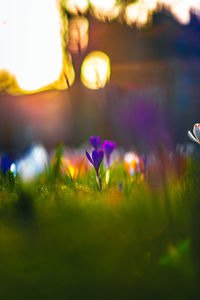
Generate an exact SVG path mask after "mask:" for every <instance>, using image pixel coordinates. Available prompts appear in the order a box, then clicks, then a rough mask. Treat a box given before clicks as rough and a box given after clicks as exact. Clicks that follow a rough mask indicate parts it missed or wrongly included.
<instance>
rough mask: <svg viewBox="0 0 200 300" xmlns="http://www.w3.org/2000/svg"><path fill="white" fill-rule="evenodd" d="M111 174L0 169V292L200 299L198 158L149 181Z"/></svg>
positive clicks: (119, 169) (117, 170)
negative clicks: (29, 175) (27, 177)
mask: <svg viewBox="0 0 200 300" xmlns="http://www.w3.org/2000/svg"><path fill="white" fill-rule="evenodd" d="M56 168H57V169H56ZM110 178H111V180H110V183H109V186H105V184H104V186H103V190H102V191H99V190H98V185H97V184H96V180H95V176H94V172H93V171H91V172H89V173H88V174H87V175H86V176H85V177H79V178H78V179H77V180H72V179H71V178H69V176H67V175H66V176H64V175H62V174H61V173H60V171H59V167H58V166H57V167H55V166H53V167H51V169H50V170H47V171H46V172H45V173H44V174H42V175H41V176H40V177H39V178H37V179H36V180H35V181H34V182H30V183H22V182H20V180H19V178H17V177H16V178H15V179H13V178H12V176H11V174H10V175H9V174H7V176H6V177H3V176H1V177H0V299H1V300H4V299H9V300H10V299H20V300H23V299H31V300H32V299H34V300H35V299H49V300H50V299H52V300H53V299H93V300H95V299H101V300H104V299H108V300H111V299H120V300H121V299H123V300H124V299H125V300H126V299H176V300H177V299H199V279H200V278H199V275H200V274H199V270H200V218H199V215H200V197H199V191H200V162H199V161H196V160H188V161H187V167H186V171H185V173H184V174H183V175H182V176H181V177H180V178H174V177H173V178H172V177H170V176H168V177H167V178H165V180H164V181H163V182H162V184H161V185H156V186H154V185H152V183H151V182H150V181H148V180H144V181H139V180H136V179H134V180H133V179H132V178H130V177H129V176H128V175H126V174H125V172H124V168H123V166H122V165H121V164H118V165H116V166H115V167H114V168H113V169H112V170H111V174H110ZM120 181H121V182H122V190H120V189H119V183H120Z"/></svg>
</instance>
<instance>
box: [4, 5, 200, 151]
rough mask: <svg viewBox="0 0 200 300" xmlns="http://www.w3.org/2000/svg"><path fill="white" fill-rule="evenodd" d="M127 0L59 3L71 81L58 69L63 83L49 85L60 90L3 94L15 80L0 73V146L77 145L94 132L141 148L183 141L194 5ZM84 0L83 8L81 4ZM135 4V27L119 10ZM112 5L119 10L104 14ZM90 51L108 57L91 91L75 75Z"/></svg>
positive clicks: (198, 58)
mask: <svg viewBox="0 0 200 300" xmlns="http://www.w3.org/2000/svg"><path fill="white" fill-rule="evenodd" d="M133 2H134V1H117V2H116V3H115V1H105V2H104V1H90V2H88V1H75V0H74V1H72V0H71V1H64V0H63V1H61V2H60V5H61V6H60V8H61V16H62V27H61V29H62V31H61V33H62V38H63V42H62V43H63V51H64V55H65V56H66V58H67V61H68V62H70V60H71V62H70V63H71V65H73V67H72V68H71V67H70V68H71V69H69V70H68V73H67V75H69V74H71V72H72V73H73V72H75V81H74V83H73V84H72V82H73V79H71V81H69V78H68V77H67V75H66V74H65V73H63V75H62V76H63V77H62V80H61V81H62V82H63V83H64V82H65V83H64V86H63V84H61V85H59V83H57V84H58V85H57V87H59V89H63V87H64V88H66V87H67V86H68V87H69V86H70V85H71V84H72V85H71V87H70V88H69V89H67V90H63V91H59V90H52V88H53V86H49V88H50V90H47V91H44V92H42V91H41V92H40V91H39V92H37V93H35V94H32V92H31V94H30V95H29V94H26V95H23V94H22V95H17V96H13V95H9V94H8V93H7V92H8V91H9V90H10V92H12V89H13V88H14V89H15V87H16V85H17V83H16V82H15V78H13V77H10V76H8V73H7V72H6V71H5V70H4V71H3V72H4V73H3V76H2V77H1V81H0V86H1V91H2V92H1V94H0V125H1V126H0V135H1V139H0V148H1V149H2V151H11V152H15V151H19V150H23V149H24V148H26V147H27V146H29V145H30V144H31V143H32V142H35V141H36V142H41V143H43V144H44V145H45V146H46V147H47V148H48V149H50V148H52V147H53V146H55V145H56V143H57V142H59V141H63V142H64V143H66V144H70V145H74V146H77V145H80V144H82V143H84V142H85V141H86V140H87V139H88V136H89V135H94V134H96V135H101V136H102V138H111V139H114V140H116V141H117V143H118V144H120V145H121V146H125V147H131V146H132V145H133V144H134V145H135V147H136V148H137V149H139V150H141V151H147V150H149V149H152V147H154V146H155V145H156V143H160V142H161V143H164V144H165V145H166V146H167V147H173V146H175V145H176V143H185V142H187V136H186V131H187V130H188V129H190V128H191V127H192V126H193V124H194V123H195V122H198V121H199V119H198V118H199V113H198V112H199V105H200V99H199V95H200V93H199V89H200V82H199V78H200V76H199V72H200V71H199V70H200V68H199V67H200V51H199V50H200V42H199V31H200V21H199V10H198V6H197V4H198V3H197V1H172V0H171V1H168V2H166V1H164V0H163V1H139V2H137V1H135V2H134V3H133ZM136 2H137V3H136ZM158 2H160V3H159V4H158ZM84 3H85V5H86V9H84V8H81V7H83V4H84ZM138 3H139V5H140V7H142V11H148V18H147V19H144V22H143V23H142V24H139V25H138V23H137V20H136V19H134V16H133V19H132V20H133V22H132V23H130V24H129V23H127V20H126V18H125V17H124V16H125V15H126V14H125V10H126V9H127V7H128V6H129V5H136V4H138ZM177 3H179V6H178V4H177ZM181 3H182V4H181ZM150 4H151V5H150ZM70 5H71V6H70ZM81 5H82V6H81ZM113 5H115V6H117V7H120V9H119V11H118V13H117V16H114V17H112V16H111V17H110V18H109V17H108V15H109V13H108V12H110V7H113ZM195 5H196V6H195ZM99 7H100V8H99ZM138 7H139V6H137V7H134V11H138V9H139V8H138ZM177 7H179V10H178V9H177ZM178 12H179V13H178ZM186 15H187V16H189V17H188V18H186ZM137 16H140V14H139V13H138V15H137ZM138 18H139V17H138ZM135 20H136V21H135ZM93 51H103V52H104V53H106V54H107V55H108V57H109V59H110V62H111V77H110V80H109V81H108V83H107V85H106V86H105V87H104V88H100V89H97V90H91V89H88V88H86V87H85V86H84V85H83V84H82V82H81V80H80V73H81V65H82V63H83V61H84V58H85V57H86V56H87V55H88V54H90V53H91V52H93ZM39 72H40V70H38V74H39ZM70 82H71V83H70ZM11 86H12V89H10V87H11ZM100 86H101V85H100ZM6 91H7V92H6Z"/></svg>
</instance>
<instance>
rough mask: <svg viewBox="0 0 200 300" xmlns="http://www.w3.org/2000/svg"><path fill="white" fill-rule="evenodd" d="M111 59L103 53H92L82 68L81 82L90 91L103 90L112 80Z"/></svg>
mask: <svg viewBox="0 0 200 300" xmlns="http://www.w3.org/2000/svg"><path fill="white" fill-rule="evenodd" d="M110 72H111V71H110V59H109V57H108V56H107V55H106V54H105V53H104V52H101V51H95V52H91V53H90V54H88V55H87V56H86V58H85V59H84V61H83V64H82V66H81V81H82V83H83V84H84V85H85V86H86V87H87V88H89V89H100V88H103V87H104V86H105V85H106V83H107V81H108V80H109V78H110Z"/></svg>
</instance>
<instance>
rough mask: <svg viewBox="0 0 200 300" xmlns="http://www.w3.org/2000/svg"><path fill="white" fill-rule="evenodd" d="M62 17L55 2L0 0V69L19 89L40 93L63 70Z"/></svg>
mask: <svg viewBox="0 0 200 300" xmlns="http://www.w3.org/2000/svg"><path fill="white" fill-rule="evenodd" d="M60 22H61V19H60V14H59V11H58V8H57V4H56V0H42V1H41V0H18V1H16V0H0V44H1V47H0V70H1V69H3V70H7V71H8V72H9V73H10V74H12V75H11V76H13V75H14V76H15V77H16V80H17V83H18V85H19V88H21V89H22V90H24V91H37V90H39V89H43V88H44V87H46V86H48V85H49V84H52V83H54V82H55V81H56V80H58V79H59V77H60V75H61V73H62V69H63V51H62V39H61V34H60Z"/></svg>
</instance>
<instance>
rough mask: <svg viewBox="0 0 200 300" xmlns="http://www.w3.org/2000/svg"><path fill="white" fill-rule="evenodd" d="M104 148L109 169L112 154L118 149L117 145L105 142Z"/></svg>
mask: <svg viewBox="0 0 200 300" xmlns="http://www.w3.org/2000/svg"><path fill="white" fill-rule="evenodd" d="M102 148H103V151H104V153H105V157H106V164H107V167H109V166H110V156H111V153H112V152H113V151H114V150H115V148H116V143H114V142H111V141H108V140H105V141H104V142H103V143H102Z"/></svg>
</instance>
